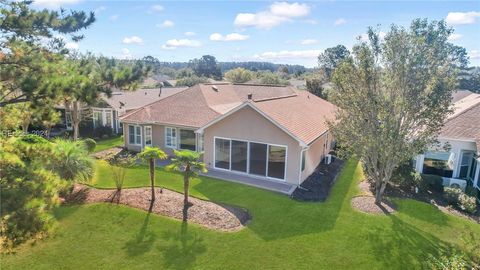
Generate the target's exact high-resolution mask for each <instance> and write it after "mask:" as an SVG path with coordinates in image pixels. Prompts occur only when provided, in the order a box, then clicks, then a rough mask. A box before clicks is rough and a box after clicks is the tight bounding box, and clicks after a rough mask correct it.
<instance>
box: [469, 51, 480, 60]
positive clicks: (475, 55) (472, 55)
mask: <svg viewBox="0 0 480 270" xmlns="http://www.w3.org/2000/svg"><path fill="white" fill-rule="evenodd" d="M468 56H470V58H472V59H480V51H478V50H471V51H470V52H468Z"/></svg>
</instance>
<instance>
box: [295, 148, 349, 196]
mask: <svg viewBox="0 0 480 270" xmlns="http://www.w3.org/2000/svg"><path fill="white" fill-rule="evenodd" d="M344 163H345V162H344V161H343V160H341V159H339V158H337V157H335V156H332V163H330V164H328V165H327V164H325V162H324V161H322V162H321V163H320V164H319V165H318V167H317V168H316V169H315V171H314V172H313V173H312V174H311V175H310V176H309V177H308V178H307V179H305V181H304V182H303V183H302V184H301V185H300V187H298V188H297V189H296V190H295V191H294V192H293V193H292V195H291V197H292V198H293V199H296V200H299V201H309V202H318V201H320V202H323V201H325V200H326V199H327V197H328V194H329V193H330V190H331V189H332V187H333V184H334V183H335V180H336V179H337V176H338V174H339V172H340V171H341V169H342V167H343V165H344Z"/></svg>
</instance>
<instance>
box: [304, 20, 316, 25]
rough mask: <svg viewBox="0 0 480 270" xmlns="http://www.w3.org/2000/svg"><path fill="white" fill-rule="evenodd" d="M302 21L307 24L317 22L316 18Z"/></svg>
mask: <svg viewBox="0 0 480 270" xmlns="http://www.w3.org/2000/svg"><path fill="white" fill-rule="evenodd" d="M304 22H306V23H308V24H313V25H315V24H318V22H317V21H316V20H313V19H308V20H305V21H304Z"/></svg>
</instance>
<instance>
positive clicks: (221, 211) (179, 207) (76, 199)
mask: <svg viewBox="0 0 480 270" xmlns="http://www.w3.org/2000/svg"><path fill="white" fill-rule="evenodd" d="M150 197H151V190H150V188H131V189H130V188H129V189H123V190H122V191H121V193H118V192H117V191H116V190H112V189H96V188H92V187H88V186H84V185H78V184H76V185H75V187H74V190H73V193H72V194H71V195H69V196H68V198H66V200H65V201H66V202H67V203H97V202H107V203H117V204H123V205H127V206H130V207H134V208H138V209H142V210H145V211H149V208H150ZM155 197H156V199H155V202H154V204H153V207H152V212H153V213H155V214H159V215H163V216H168V217H172V218H175V219H179V220H182V218H183V215H184V211H183V210H184V208H183V194H181V193H177V192H174V191H171V190H168V189H163V190H162V191H161V189H160V188H155ZM189 202H190V203H191V206H190V207H188V211H187V217H188V218H187V219H188V221H190V222H193V223H197V224H200V225H203V226H205V227H208V228H210V229H214V230H220V231H228V232H234V231H239V230H241V229H242V228H243V227H244V225H245V224H246V223H247V222H248V221H249V220H250V216H249V214H248V212H247V210H245V209H242V208H237V207H233V206H226V205H221V204H216V203H213V202H210V201H204V200H200V199H197V198H192V197H190V198H189Z"/></svg>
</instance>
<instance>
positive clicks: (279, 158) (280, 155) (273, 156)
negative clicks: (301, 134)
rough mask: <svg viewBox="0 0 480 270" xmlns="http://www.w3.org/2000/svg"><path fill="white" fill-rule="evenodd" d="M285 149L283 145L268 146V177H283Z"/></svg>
mask: <svg viewBox="0 0 480 270" xmlns="http://www.w3.org/2000/svg"><path fill="white" fill-rule="evenodd" d="M286 150H287V149H286V148H285V147H283V146H275V145H269V146H268V177H272V178H278V179H284V178H285V158H286V156H287V151H286Z"/></svg>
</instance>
